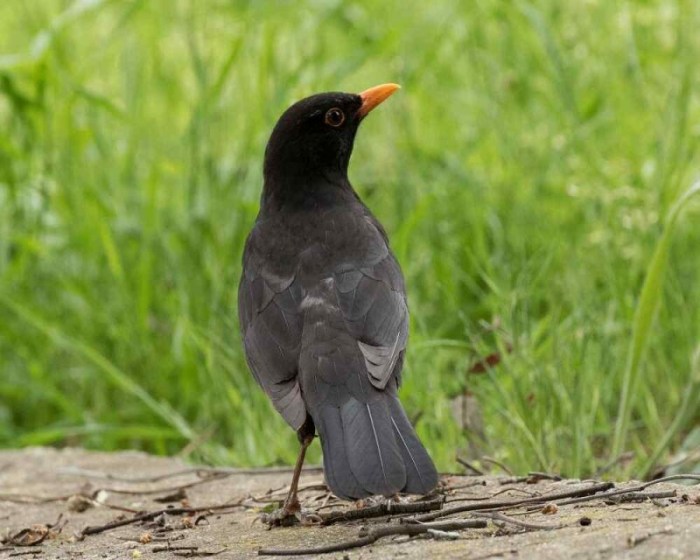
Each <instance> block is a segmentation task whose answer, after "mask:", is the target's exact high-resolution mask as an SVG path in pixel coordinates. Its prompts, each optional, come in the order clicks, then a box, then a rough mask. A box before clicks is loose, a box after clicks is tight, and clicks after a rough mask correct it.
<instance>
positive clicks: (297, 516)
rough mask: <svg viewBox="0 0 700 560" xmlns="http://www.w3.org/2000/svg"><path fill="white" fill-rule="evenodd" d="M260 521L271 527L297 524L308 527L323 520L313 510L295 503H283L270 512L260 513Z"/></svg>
mask: <svg viewBox="0 0 700 560" xmlns="http://www.w3.org/2000/svg"><path fill="white" fill-rule="evenodd" d="M260 521H262V522H263V523H264V524H265V525H267V526H268V527H269V528H270V529H271V528H272V527H291V526H292V525H297V524H298V525H302V526H304V527H308V526H310V525H318V524H319V523H321V521H323V520H322V519H321V516H320V515H319V514H318V513H316V512H315V511H313V510H309V509H302V508H301V507H300V506H299V505H298V504H297V505H296V507H289V506H287V505H285V506H284V507H281V508H279V509H277V510H275V511H273V512H271V513H263V514H261V515H260Z"/></svg>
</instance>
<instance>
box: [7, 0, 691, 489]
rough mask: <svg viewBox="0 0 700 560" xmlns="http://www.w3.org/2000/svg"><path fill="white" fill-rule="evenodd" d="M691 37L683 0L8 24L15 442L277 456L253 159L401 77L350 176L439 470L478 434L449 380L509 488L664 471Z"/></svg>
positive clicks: (118, 14)
mask: <svg viewBox="0 0 700 560" xmlns="http://www.w3.org/2000/svg"><path fill="white" fill-rule="evenodd" d="M699 26H700V5H698V3H697V2H694V1H692V0H663V1H662V0H645V1H641V0H640V1H632V0H630V1H628V2H608V1H604V0H587V1H585V2H583V1H582V2H574V1H570V2H561V1H558V0H533V1H530V2H527V1H515V2H505V1H497V0H480V1H479V2H457V1H453V2H442V3H439V4H435V5H432V3H426V2H415V3H411V5H410V6H407V5H406V4H405V3H403V2H383V3H376V2H369V1H364V2H360V3H353V4H352V5H350V4H347V5H346V4H344V3H342V2H338V1H332V0H331V1H322V0H314V1H309V2H305V3H296V2H269V3H266V2H242V1H238V2H231V1H224V0H221V1H214V0H211V1H208V0H207V1H204V0H190V1H179V0H178V1H175V0H173V1H170V0H150V1H145V0H112V1H109V0H105V1H100V0H77V1H74V2H67V1H56V0H33V1H28V2H24V1H19V0H12V1H7V2H2V3H0V446H20V445H36V444H56V445H66V444H79V445H83V446H87V447H90V448H99V449H119V448H131V447H138V448H143V449H147V450H149V451H154V452H158V453H176V452H178V451H180V450H181V449H183V448H185V447H186V446H188V447H189V448H194V451H193V452H192V453H191V454H190V456H191V457H192V458H193V459H195V460H205V461H210V462H215V463H227V464H237V465H245V464H272V463H281V462H291V461H292V460H293V458H294V456H295V453H296V450H297V442H296V438H295V437H294V434H293V433H292V432H291V430H289V429H288V428H287V427H286V425H285V424H284V422H283V421H282V420H281V418H279V417H278V416H277V414H275V413H274V411H273V410H272V408H271V406H270V405H269V403H268V402H267V400H266V398H265V396H264V395H263V393H262V392H261V391H260V390H259V388H258V387H257V386H256V384H255V382H254V381H253V379H252V377H251V376H250V375H249V373H248V371H247V369H246V367H245V362H244V359H243V356H242V350H241V344H240V336H239V333H238V327H237V321H236V287H237V282H238V276H239V274H240V256H241V250H242V244H243V241H244V238H245V235H246V234H247V231H248V229H249V228H250V226H251V224H252V223H253V220H254V219H255V215H256V212H257V203H258V197H259V193H260V188H261V182H262V176H261V158H262V154H263V150H264V146H265V142H266V141H267V136H268V134H269V132H270V130H271V128H272V126H273V125H274V123H275V120H276V118H277V117H278V116H279V114H280V113H281V111H283V110H284V109H285V108H286V107H287V106H288V105H289V104H290V103H292V102H293V101H295V100H297V99H299V98H301V97H303V96H305V95H308V94H311V93H315V92H318V91H324V90H330V89H333V90H337V89H340V90H345V91H360V90H362V89H364V88H366V87H369V86H372V85H375V84H378V83H382V82H387V81H395V82H398V83H400V84H402V86H403V89H402V90H401V92H400V93H399V94H397V95H395V96H393V97H392V99H391V100H390V101H389V102H387V103H386V104H385V105H383V106H382V108H381V109H380V110H378V111H377V112H376V113H374V114H373V115H372V117H371V118H370V119H368V120H367V121H366V122H365V123H364V124H363V126H362V130H361V131H360V134H359V135H358V139H357V145H356V150H355V154H354V156H353V160H352V163H351V170H350V173H351V179H352V180H353V182H354V184H355V186H356V188H357V189H358V191H359V192H360V194H361V195H362V196H363V198H364V199H365V201H366V202H367V203H368V205H369V206H370V207H371V208H372V209H373V211H374V212H375V214H376V215H377V216H378V217H379V218H380V220H381V221H382V222H383V223H384V224H385V225H386V227H387V230H388V232H389V234H390V236H391V239H392V244H393V248H394V250H395V252H396V253H397V256H398V258H399V260H400V261H401V263H402V265H403V268H404V272H405V274H406V279H407V284H408V290H409V298H410V299H409V303H410V306H411V310H412V330H411V342H410V347H409V353H408V358H407V368H406V372H405V383H404V387H403V390H402V398H403V401H404V403H405V405H406V408H407V409H408V411H409V415H411V416H412V417H413V418H417V427H418V431H419V433H420V434H421V436H422V437H423V438H424V441H426V443H427V445H428V447H429V448H430V451H431V452H432V453H433V455H434V456H435V458H436V459H437V461H438V463H439V465H440V467H441V468H443V469H454V468H455V464H454V458H455V454H456V452H457V450H458V449H462V448H464V447H466V444H467V440H468V439H469V438H471V440H472V441H474V440H475V439H476V436H474V435H473V434H469V433H467V434H465V433H464V431H463V430H461V429H460V428H459V426H458V425H457V423H456V422H455V420H454V419H453V414H452V411H451V407H450V402H451V400H452V399H453V398H454V397H455V395H458V394H460V393H462V392H464V391H469V392H470V393H472V394H473V395H474V397H475V399H476V400H477V401H478V403H479V405H480V408H481V411H482V413H483V420H484V424H485V440H484V441H483V442H479V448H480V450H481V452H482V453H484V454H486V455H491V456H493V457H496V458H497V459H499V460H502V461H503V462H505V463H506V464H508V465H510V466H511V467H512V468H513V469H515V470H517V471H520V472H523V471H527V470H534V469H537V470H543V469H544V470H555V471H560V472H563V473H565V474H567V475H571V476H585V475H589V474H591V473H594V472H595V471H596V470H597V469H598V468H600V467H601V466H602V465H605V464H608V463H609V462H610V461H612V460H613V459H615V458H616V457H617V456H619V454H620V453H622V452H624V451H632V452H633V453H634V459H633V460H632V462H631V463H629V464H627V465H622V464H621V465H619V466H617V467H616V469H615V470H613V471H612V474H615V475H624V474H636V475H642V474H644V472H647V471H649V470H650V469H652V468H653V467H654V466H655V465H657V464H664V463H665V462H667V461H668V460H669V457H670V456H671V455H672V453H673V452H674V450H676V449H678V448H679V447H680V446H681V444H682V442H683V440H684V438H685V437H686V435H687V434H688V433H689V432H690V431H691V430H692V428H693V427H694V426H697V425H698V424H699V423H700V413H699V412H698V408H699V402H700V401H699V399H700V393H698V391H699V390H700V389H699V388H698V387H699V385H698V377H697V376H698V369H697V367H698V365H697V364H698V362H697V358H696V359H695V363H694V365H693V355H694V353H697V352H698V348H699V345H700V311H699V310H700V282H698V278H699V277H700V250H699V249H700V228H699V227H698V221H699V220H700V205H699V204H698V199H700V197H698V196H695V197H692V196H688V197H687V198H683V199H682V204H679V203H677V201H679V200H681V197H682V196H683V193H684V192H686V191H687V190H688V189H689V188H690V186H691V185H692V184H693V181H694V180H695V178H696V177H697V176H698V175H700V153H699V151H698V148H699V146H700V97H699V96H698V93H697V92H698V91H699V86H700V77H699V76H698V70H697V68H698V65H697V60H700V36H699V35H698V34H697V32H696V30H697V29H698V27H699ZM508 348H512V350H511V351H510V352H509V351H507V349H508ZM494 351H501V352H502V353H503V362H502V363H501V364H500V365H499V366H498V367H496V368H494V369H493V370H491V371H489V372H488V373H487V374H484V375H469V374H468V373H467V371H468V369H469V367H470V364H471V363H473V361H474V360H476V359H478V358H479V357H480V356H484V355H486V354H489V353H491V352H494ZM318 457H319V455H318V448H317V447H316V446H314V449H313V452H312V456H311V459H312V460H318Z"/></svg>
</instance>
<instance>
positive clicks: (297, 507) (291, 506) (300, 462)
mask: <svg viewBox="0 0 700 560" xmlns="http://www.w3.org/2000/svg"><path fill="white" fill-rule="evenodd" d="M313 439H314V436H313V435H311V436H305V437H304V438H303V439H302V440H301V449H300V450H299V456H298V457H297V462H296V465H295V466H294V474H293V475H292V484H291V485H290V487H289V494H287V499H286V500H285V501H284V506H283V507H282V509H283V510H284V513H285V514H286V515H287V516H290V515H296V514H297V513H299V512H300V511H301V504H300V503H299V497H298V496H297V490H298V489H299V477H300V476H301V468H302V467H303V466H304V457H306V450H307V449H308V447H309V445H311V442H312V441H313Z"/></svg>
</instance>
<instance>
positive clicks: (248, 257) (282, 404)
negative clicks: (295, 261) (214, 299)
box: [238, 229, 306, 430]
mask: <svg viewBox="0 0 700 560" xmlns="http://www.w3.org/2000/svg"><path fill="white" fill-rule="evenodd" d="M259 237H260V233H259V232H258V231H257V230H256V229H254V230H253V231H252V232H251V235H250V237H249V238H248V242H247V244H246V250H245V254H244V262H243V275H242V278H241V282H240V284H239V289H238V315H239V322H240V325H241V332H242V335H243V345H244V348H245V354H246V359H247V361H248V366H249V367H250V369H251V371H252V372H253V375H254V376H255V379H256V380H257V381H258V383H259V384H260V386H261V387H262V388H263V389H264V390H265V392H266V393H267V394H268V396H269V397H270V399H271V400H272V403H273V405H274V406H275V408H276V409H277V410H278V411H279V413H280V414H281V415H282V417H283V418H284V419H285V420H286V421H287V423H288V424H289V425H290V426H291V427H292V428H294V429H295V430H298V429H299V428H301V426H302V424H303V423H304V420H305V419H306V407H305V405H304V401H303V399H302V396H301V391H300V388H299V383H298V380H297V367H298V365H297V364H298V357H299V347H300V343H301V333H302V328H303V317H302V315H301V311H300V303H301V298H302V288H301V282H300V281H299V279H298V278H297V274H296V272H295V270H294V269H293V268H291V267H287V269H286V270H285V267H284V266H282V267H281V268H278V269H275V270H273V269H272V268H271V267H272V266H274V264H275V263H270V262H269V260H268V259H265V258H263V255H262V254H261V243H260V239H259Z"/></svg>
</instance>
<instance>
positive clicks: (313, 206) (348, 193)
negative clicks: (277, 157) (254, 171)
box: [260, 170, 357, 213]
mask: <svg viewBox="0 0 700 560" xmlns="http://www.w3.org/2000/svg"><path fill="white" fill-rule="evenodd" d="M355 201H357V194H355V191H354V190H353V188H352V185H351V184H350V181H349V180H348V176H347V174H346V173H345V172H343V171H341V170H337V171H323V172H319V173H316V174H309V173H305V174H304V176H303V177H301V176H295V175H294V174H288V175H285V176H280V175H272V176H269V175H267V174H266V176H265V185H264V187H263V192H262V197H261V199H260V208H261V210H262V211H263V212H264V213H273V212H279V211H281V210H290V211H303V210H310V211H313V210H319V209H323V208H329V207H332V206H338V205H343V204H349V203H352V202H355Z"/></svg>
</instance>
